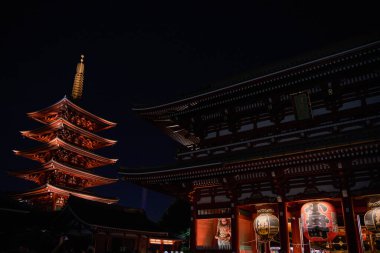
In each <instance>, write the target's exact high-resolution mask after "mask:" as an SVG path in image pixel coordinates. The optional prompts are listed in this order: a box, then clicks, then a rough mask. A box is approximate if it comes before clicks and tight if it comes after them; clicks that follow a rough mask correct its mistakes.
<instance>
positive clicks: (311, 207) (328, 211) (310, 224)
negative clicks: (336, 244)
mask: <svg viewBox="0 0 380 253" xmlns="http://www.w3.org/2000/svg"><path fill="white" fill-rule="evenodd" d="M301 219H302V228H303V233H304V235H305V237H306V238H307V239H309V241H311V242H323V241H332V240H333V239H334V238H335V236H336V235H337V234H338V223H337V219H336V212H335V209H334V207H333V206H332V205H331V204H330V203H328V202H324V201H316V202H309V203H306V204H304V205H303V206H302V208H301Z"/></svg>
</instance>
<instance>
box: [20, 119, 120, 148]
mask: <svg viewBox="0 0 380 253" xmlns="http://www.w3.org/2000/svg"><path fill="white" fill-rule="evenodd" d="M65 127H68V128H69V129H70V128H71V129H72V131H74V132H79V133H81V134H83V136H86V137H87V138H89V139H91V140H95V141H97V142H99V143H100V144H99V145H98V146H95V147H91V148H89V149H97V148H101V147H106V146H112V145H114V144H115V143H116V142H117V141H116V140H111V139H106V138H103V137H100V136H98V135H96V134H93V133H91V132H89V131H87V130H84V129H82V128H80V127H78V126H76V125H74V124H72V123H71V122H69V121H67V120H66V119H63V118H59V119H57V120H55V121H53V122H51V123H49V124H47V125H44V126H43V127H41V128H38V129H35V130H25V131H20V133H21V135H22V136H25V137H28V138H31V139H34V140H37V141H40V142H45V143H47V142H50V141H51V140H53V139H54V138H57V137H58V136H57V133H56V132H55V131H57V130H60V129H63V128H65ZM41 135H45V136H43V137H41Z"/></svg>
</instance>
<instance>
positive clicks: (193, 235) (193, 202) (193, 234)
mask: <svg viewBox="0 0 380 253" xmlns="http://www.w3.org/2000/svg"><path fill="white" fill-rule="evenodd" d="M195 194H196V193H195V191H193V192H191V193H190V194H189V198H190V204H191V207H190V208H191V217H190V219H191V225H190V245H189V246H190V251H191V252H195V250H196V233H197V227H196V217H197V216H196V215H197V200H196V196H195Z"/></svg>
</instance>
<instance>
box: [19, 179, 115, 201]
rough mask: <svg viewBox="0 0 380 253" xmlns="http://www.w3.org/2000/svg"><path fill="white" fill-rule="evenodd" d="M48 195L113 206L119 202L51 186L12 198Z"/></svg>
mask: <svg viewBox="0 0 380 253" xmlns="http://www.w3.org/2000/svg"><path fill="white" fill-rule="evenodd" d="M50 193H53V194H58V195H62V196H65V197H69V196H70V195H73V196H76V197H79V198H83V199H87V200H92V201H98V202H102V203H106V204H113V203H116V202H118V201H119V200H118V199H115V198H105V197H100V196H95V195H92V194H91V193H87V192H82V191H78V190H74V189H69V188H65V189H64V188H61V187H58V186H55V185H51V184H45V185H42V186H40V187H38V188H35V189H32V190H30V191H26V192H23V193H18V194H13V197H14V198H19V199H22V198H28V197H33V196H38V195H45V194H50Z"/></svg>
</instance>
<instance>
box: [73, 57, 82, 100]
mask: <svg viewBox="0 0 380 253" xmlns="http://www.w3.org/2000/svg"><path fill="white" fill-rule="evenodd" d="M80 57H81V59H80V63H78V64H77V73H76V74H75V78H74V84H73V91H72V93H71V96H72V97H73V99H75V100H77V99H80V98H82V93H83V80H84V63H83V59H84V55H83V54H82V55H81V56H80Z"/></svg>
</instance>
